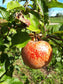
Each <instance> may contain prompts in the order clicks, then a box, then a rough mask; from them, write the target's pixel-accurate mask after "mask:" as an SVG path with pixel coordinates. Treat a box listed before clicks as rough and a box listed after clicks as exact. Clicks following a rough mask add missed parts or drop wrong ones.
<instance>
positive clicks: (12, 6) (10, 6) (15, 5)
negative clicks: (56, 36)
mask: <svg viewBox="0 0 63 84" xmlns="http://www.w3.org/2000/svg"><path fill="white" fill-rule="evenodd" d="M15 8H18V9H22V10H25V8H24V7H23V6H21V5H20V4H19V3H18V2H17V1H10V2H8V4H7V10H8V11H9V10H12V9H15Z"/></svg>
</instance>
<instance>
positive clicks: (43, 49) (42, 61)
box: [21, 41, 52, 69]
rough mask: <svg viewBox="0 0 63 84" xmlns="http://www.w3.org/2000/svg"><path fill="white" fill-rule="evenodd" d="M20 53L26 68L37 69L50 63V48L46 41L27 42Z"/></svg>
mask: <svg viewBox="0 0 63 84" xmlns="http://www.w3.org/2000/svg"><path fill="white" fill-rule="evenodd" d="M21 53H22V58H23V61H24V63H25V64H26V65H27V66H29V67H30V68H33V69H39V68H42V67H43V66H45V65H47V64H48V63H49V62H50V61H51V58H52V47H51V46H50V44H49V43H48V42H46V41H29V42H28V43H27V45H26V46H25V47H24V48H22V51H21Z"/></svg>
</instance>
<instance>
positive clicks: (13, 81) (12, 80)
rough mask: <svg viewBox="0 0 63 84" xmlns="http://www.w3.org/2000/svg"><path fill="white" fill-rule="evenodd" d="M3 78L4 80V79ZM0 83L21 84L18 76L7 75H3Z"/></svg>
mask: <svg viewBox="0 0 63 84" xmlns="http://www.w3.org/2000/svg"><path fill="white" fill-rule="evenodd" d="M4 80H5V81H4ZM0 84H23V83H22V82H21V81H20V80H19V79H18V78H14V77H13V78H11V77H9V76H6V75H4V76H3V78H2V80H1V81H0Z"/></svg>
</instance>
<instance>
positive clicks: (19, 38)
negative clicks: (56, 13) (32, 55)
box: [0, 0, 63, 84]
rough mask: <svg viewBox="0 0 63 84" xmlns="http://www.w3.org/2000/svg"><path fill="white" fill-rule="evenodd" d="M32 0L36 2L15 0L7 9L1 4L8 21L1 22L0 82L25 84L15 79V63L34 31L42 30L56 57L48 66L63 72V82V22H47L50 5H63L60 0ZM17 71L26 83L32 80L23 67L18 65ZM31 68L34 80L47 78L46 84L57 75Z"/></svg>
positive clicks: (36, 81)
mask: <svg viewBox="0 0 63 84" xmlns="http://www.w3.org/2000/svg"><path fill="white" fill-rule="evenodd" d="M21 1H25V3H24V5H23V6H22V5H20V4H19V2H21ZM30 1H32V3H33V4H31V5H30V4H29V1H27V0H17V1H14V0H13V1H11V2H9V3H8V4H7V8H4V7H0V14H1V15H2V18H3V19H6V22H5V23H0V79H1V80H0V83H1V84H4V83H6V84H7V83H8V84H10V83H11V84H22V82H21V81H19V80H18V79H16V78H12V76H13V72H14V68H15V65H14V63H15V61H16V60H17V59H20V56H21V48H22V47H24V46H25V45H26V44H27V43H28V41H29V40H30V37H29V33H31V32H35V33H37V34H39V33H42V39H44V40H46V41H48V42H49V43H50V44H51V46H52V48H53V58H52V61H51V62H50V64H49V66H48V69H50V68H51V67H52V68H54V69H55V71H57V72H58V73H59V74H61V75H60V76H61V77H60V80H61V81H62V68H63V67H62V64H63V60H62V58H63V25H62V24H59V25H53V26H51V25H49V24H48V23H49V21H48V18H49V17H48V8H52V7H61V8H63V4H62V3H60V2H58V1H57V0H47V1H46V0H30ZM4 2H5V0H3V3H4ZM16 14H17V16H16ZM22 16H23V17H22ZM25 20H28V21H30V25H29V26H28V25H27V24H26V21H25ZM23 66H24V65H23ZM16 67H17V66H16ZM21 68H22V67H21ZM18 70H19V73H20V74H21V79H23V80H24V79H25V80H24V81H26V83H27V84H28V83H30V80H31V79H30V80H29V78H27V76H26V75H25V74H23V73H22V72H20V68H18ZM28 70H29V71H30V73H31V77H32V81H34V83H38V82H40V81H42V80H44V84H46V82H48V83H49V84H50V83H51V82H52V81H53V80H54V79H52V78H53V77H54V76H53V77H51V75H48V77H47V76H44V75H42V73H41V72H40V71H35V70H31V69H28ZM59 71H60V72H59ZM50 77H51V79H50ZM46 78H47V79H46ZM10 81H11V82H10ZM26 83H25V84H26ZM60 83H62V82H60ZM51 84H52V83H51ZM53 84H54V83H53Z"/></svg>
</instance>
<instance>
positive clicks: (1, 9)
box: [0, 7, 10, 20]
mask: <svg viewBox="0 0 63 84" xmlns="http://www.w3.org/2000/svg"><path fill="white" fill-rule="evenodd" d="M0 14H1V15H2V17H3V18H4V19H6V20H7V19H8V17H9V16H10V14H9V12H8V11H6V9H5V8H4V7H0Z"/></svg>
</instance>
